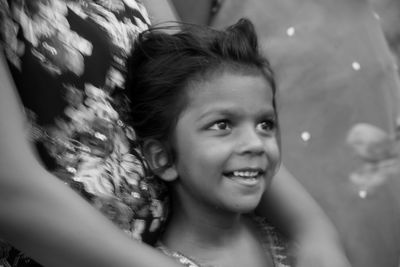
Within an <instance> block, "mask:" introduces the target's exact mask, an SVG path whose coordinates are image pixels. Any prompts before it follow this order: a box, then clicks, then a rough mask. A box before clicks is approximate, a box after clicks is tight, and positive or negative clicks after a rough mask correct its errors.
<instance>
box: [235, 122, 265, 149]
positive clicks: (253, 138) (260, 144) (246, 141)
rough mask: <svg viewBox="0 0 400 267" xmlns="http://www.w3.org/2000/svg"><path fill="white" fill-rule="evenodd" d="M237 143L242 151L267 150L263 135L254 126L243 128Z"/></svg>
mask: <svg viewBox="0 0 400 267" xmlns="http://www.w3.org/2000/svg"><path fill="white" fill-rule="evenodd" d="M237 144H238V150H239V152H240V153H249V154H262V153H264V151H265V147H264V140H263V137H262V136H261V135H260V134H259V133H257V131H256V129H255V128H254V127H251V128H250V127H248V128H246V129H243V131H242V133H241V134H240V139H239V140H238V143H237Z"/></svg>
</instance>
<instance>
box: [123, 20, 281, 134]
mask: <svg viewBox="0 0 400 267" xmlns="http://www.w3.org/2000/svg"><path fill="white" fill-rule="evenodd" d="M179 26H180V27H181V29H180V30H179V32H177V33H173V34H169V33H167V32H166V31H165V30H166V29H168V28H151V29H149V30H147V31H144V32H143V33H141V34H140V35H139V36H138V38H137V40H136V42H135V44H134V47H133V51H132V54H131V56H130V58H129V60H128V77H127V78H128V79H127V86H126V88H127V90H128V92H127V93H128V95H129V96H130V101H131V120H132V121H131V123H132V126H133V128H134V129H135V131H136V134H137V136H138V137H139V140H140V139H142V138H154V139H157V140H160V141H166V140H168V138H169V137H170V134H171V130H172V129H173V128H174V127H175V124H176V121H177V119H178V116H179V114H180V112H181V111H182V110H183V108H184V107H185V105H186V102H187V100H186V97H187V96H186V93H185V91H184V90H186V87H187V86H188V84H190V82H193V81H196V80H200V81H201V79H204V78H206V77H207V76H206V75H210V74H212V73H213V72H214V71H224V70H229V71H236V72H245V73H247V72H253V73H260V74H262V75H264V76H265V78H266V79H267V80H268V81H269V83H270V84H271V88H272V90H273V93H274V95H275V83H274V79H273V73H272V70H271V69H270V65H269V63H268V61H267V60H266V59H265V58H264V57H263V56H262V55H261V54H260V53H259V49H258V41H257V36H256V33H255V29H254V26H253V24H252V23H251V22H250V21H249V20H248V19H240V20H239V21H238V22H237V23H236V24H234V25H232V26H230V27H228V28H226V29H225V30H214V29H211V28H208V27H201V26H196V25H186V24H183V25H179ZM169 29H170V28H169ZM274 98H275V97H274ZM273 105H274V107H275V100H274V103H273Z"/></svg>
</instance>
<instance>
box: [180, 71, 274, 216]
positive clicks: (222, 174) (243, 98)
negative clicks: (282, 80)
mask: <svg viewBox="0 0 400 267" xmlns="http://www.w3.org/2000/svg"><path fill="white" fill-rule="evenodd" d="M188 96H189V97H188V99H189V100H188V101H189V103H188V105H187V107H186V108H185V109H184V110H183V111H182V113H181V115H180V117H179V118H178V122H177V125H176V128H175V131H174V135H173V140H174V141H173V143H174V149H175V153H176V161H175V162H174V166H175V168H176V170H177V172H178V174H179V179H178V187H180V189H179V190H178V192H179V193H178V194H180V195H181V196H180V197H181V198H182V199H183V201H189V202H192V203H194V204H195V205H198V204H201V205H206V206H209V207H218V208H219V209H224V210H226V211H229V212H233V213H243V212H249V211H251V210H253V209H254V208H255V207H256V206H257V205H258V202H259V200H260V198H261V196H262V194H263V192H264V191H265V189H266V187H267V186H268V184H269V183H270V181H271V178H272V176H273V175H274V173H275V170H276V168H277V166H278V165H279V164H278V163H279V161H280V147H279V143H278V140H277V137H278V134H279V131H278V129H277V121H276V114H275V110H274V107H273V102H272V100H273V92H272V89H271V87H270V85H269V83H268V82H267V81H266V79H265V78H264V77H263V76H262V75H243V74H237V73H234V74H233V73H230V72H225V73H224V74H222V75H216V76H213V77H212V78H210V79H207V81H206V82H198V83H196V84H195V85H193V86H192V88H189V89H188Z"/></svg>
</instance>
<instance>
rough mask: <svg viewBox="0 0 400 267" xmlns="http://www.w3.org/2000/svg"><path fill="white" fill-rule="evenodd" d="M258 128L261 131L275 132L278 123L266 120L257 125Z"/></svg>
mask: <svg viewBox="0 0 400 267" xmlns="http://www.w3.org/2000/svg"><path fill="white" fill-rule="evenodd" d="M257 128H258V129H259V130H261V131H266V132H269V131H273V130H275V128H276V122H275V121H274V120H272V119H270V120H265V121H262V122H260V123H259V124H258V125H257Z"/></svg>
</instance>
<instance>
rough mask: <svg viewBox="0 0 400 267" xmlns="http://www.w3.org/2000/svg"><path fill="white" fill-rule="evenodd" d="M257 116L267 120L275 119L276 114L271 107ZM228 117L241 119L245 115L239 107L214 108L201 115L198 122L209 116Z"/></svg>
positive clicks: (259, 112)
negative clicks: (269, 118) (268, 118)
mask: <svg viewBox="0 0 400 267" xmlns="http://www.w3.org/2000/svg"><path fill="white" fill-rule="evenodd" d="M255 113H256V114H257V117H259V118H265V117H275V116H276V112H275V110H274V109H273V108H270V107H263V108H262V109H260V110H259V111H257V112H255ZM215 115H217V116H226V117H233V118H234V117H240V116H242V115H244V112H242V110H241V109H238V108H237V107H213V108H210V109H208V110H206V111H205V112H203V113H201V115H200V116H199V117H198V119H197V120H202V119H204V118H207V117H209V116H215Z"/></svg>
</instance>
